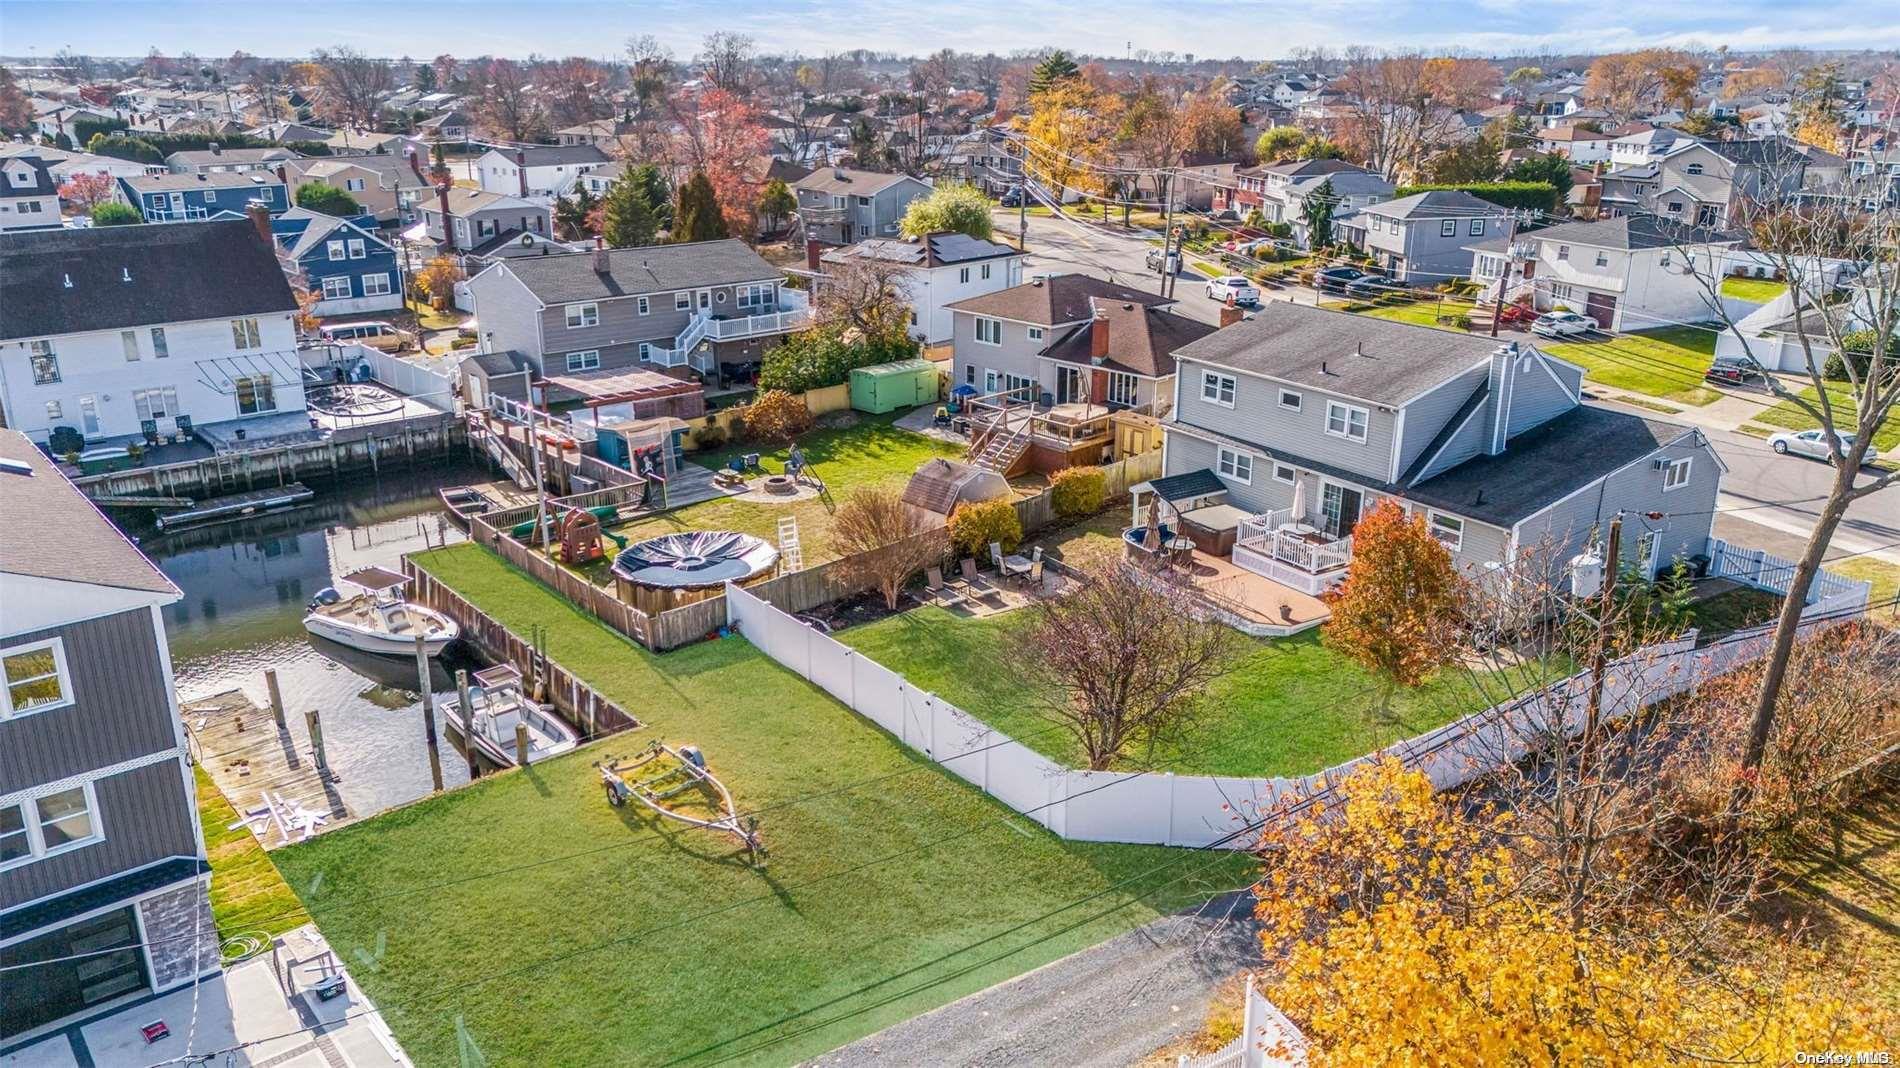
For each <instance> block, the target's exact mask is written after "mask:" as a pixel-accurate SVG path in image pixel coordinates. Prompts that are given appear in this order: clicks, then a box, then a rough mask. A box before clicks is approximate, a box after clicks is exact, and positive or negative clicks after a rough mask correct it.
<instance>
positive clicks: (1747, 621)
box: [1689, 586, 1781, 640]
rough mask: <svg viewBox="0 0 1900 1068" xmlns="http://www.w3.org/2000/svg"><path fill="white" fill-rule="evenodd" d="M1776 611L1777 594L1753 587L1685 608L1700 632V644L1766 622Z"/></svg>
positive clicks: (1723, 593)
mask: <svg viewBox="0 0 1900 1068" xmlns="http://www.w3.org/2000/svg"><path fill="white" fill-rule="evenodd" d="M1780 611H1781V596H1780V595H1779V594H1774V593H1769V592H1768V591H1767V590H1759V589H1756V588H1755V587H1753V586H1738V587H1736V588H1735V589H1732V590H1723V591H1722V592H1721V593H1718V594H1716V595H1715V596H1713V597H1710V598H1708V599H1707V600H1703V601H1697V602H1696V603H1695V604H1693V605H1691V606H1690V607H1689V614H1690V617H1691V619H1692V620H1693V625H1694V626H1695V627H1697V628H1698V629H1699V630H1700V632H1701V633H1700V634H1699V635H1698V637H1699V638H1701V639H1703V640H1707V639H1709V638H1712V637H1715V636H1717V635H1722V634H1728V633H1730V632H1732V631H1738V630H1741V629H1742V628H1743V627H1752V626H1754V625H1755V624H1757V623H1766V622H1769V621H1770V620H1772V619H1774V618H1775V615H1776V613H1778V612H1780Z"/></svg>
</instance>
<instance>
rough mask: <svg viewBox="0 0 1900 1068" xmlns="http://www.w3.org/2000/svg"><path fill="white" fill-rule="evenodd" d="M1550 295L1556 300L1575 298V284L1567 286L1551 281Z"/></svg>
mask: <svg viewBox="0 0 1900 1068" xmlns="http://www.w3.org/2000/svg"><path fill="white" fill-rule="evenodd" d="M1550 295H1551V297H1553V298H1554V299H1556V300H1575V299H1576V297H1577V289H1576V287H1575V286H1567V285H1565V284H1563V283H1562V282H1552V283H1551V284H1550Z"/></svg>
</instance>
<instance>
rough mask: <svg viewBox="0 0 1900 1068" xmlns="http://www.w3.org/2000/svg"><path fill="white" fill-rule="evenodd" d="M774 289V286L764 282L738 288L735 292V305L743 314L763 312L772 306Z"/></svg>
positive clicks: (774, 296) (774, 297)
mask: <svg viewBox="0 0 1900 1068" xmlns="http://www.w3.org/2000/svg"><path fill="white" fill-rule="evenodd" d="M776 288H777V287H776V286H773V285H771V284H770V283H766V282H758V283H755V284H753V285H749V286H740V287H739V288H738V290H736V293H737V296H738V299H737V300H736V301H735V303H736V304H737V306H738V308H739V310H740V311H743V312H751V313H755V314H756V313H761V312H764V311H765V310H766V309H767V308H770V307H771V306H772V302H773V300H774V299H776V294H775V293H774V290H775V289H776Z"/></svg>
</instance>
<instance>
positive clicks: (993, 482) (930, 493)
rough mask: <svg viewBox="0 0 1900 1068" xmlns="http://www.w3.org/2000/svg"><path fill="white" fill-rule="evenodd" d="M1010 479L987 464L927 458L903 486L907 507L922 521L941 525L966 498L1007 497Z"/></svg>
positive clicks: (982, 499) (967, 499)
mask: <svg viewBox="0 0 1900 1068" xmlns="http://www.w3.org/2000/svg"><path fill="white" fill-rule="evenodd" d="M1011 493H1012V491H1011V490H1010V488H1009V480H1008V479H1006V478H1004V477H1003V476H1002V475H1000V474H998V473H997V472H995V471H992V470H990V469H989V468H987V467H978V466H976V465H975V464H966V463H963V462H962V461H959V460H945V459H941V458H939V459H935V460H925V461H924V462H923V464H922V466H920V467H918V468H917V471H916V473H915V474H913V475H911V476H910V482H909V483H908V484H907V485H905V487H904V508H905V510H906V511H909V512H911V513H913V514H915V515H917V516H918V517H919V518H920V519H921V520H922V521H923V522H925V523H928V524H931V525H934V526H942V525H943V524H944V523H946V522H948V521H949V519H950V513H951V512H953V511H955V510H956V507H957V505H959V504H961V503H963V502H964V501H987V500H990V499H991V498H994V497H1008V496H1009V495H1010V494H1011Z"/></svg>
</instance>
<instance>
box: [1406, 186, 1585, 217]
mask: <svg viewBox="0 0 1900 1068" xmlns="http://www.w3.org/2000/svg"><path fill="white" fill-rule="evenodd" d="M1436 189H1449V190H1456V191H1458V192H1464V193H1470V194H1471V195H1472V196H1474V197H1477V198H1478V199H1479V200H1488V201H1490V202H1491V203H1493V204H1496V205H1498V206H1499V207H1505V208H1523V209H1526V210H1529V211H1556V210H1557V187H1556V186H1554V185H1551V184H1550V183H1549V182H1454V183H1448V184H1443V185H1402V186H1400V187H1398V188H1397V189H1394V190H1393V191H1392V197H1393V199H1395V200H1396V199H1398V198H1399V197H1409V196H1411V195H1412V194H1413V193H1429V192H1432V191H1433V190H1436Z"/></svg>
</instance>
